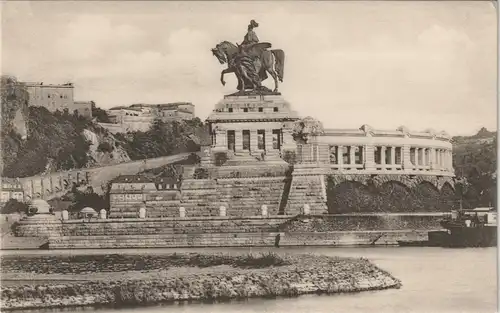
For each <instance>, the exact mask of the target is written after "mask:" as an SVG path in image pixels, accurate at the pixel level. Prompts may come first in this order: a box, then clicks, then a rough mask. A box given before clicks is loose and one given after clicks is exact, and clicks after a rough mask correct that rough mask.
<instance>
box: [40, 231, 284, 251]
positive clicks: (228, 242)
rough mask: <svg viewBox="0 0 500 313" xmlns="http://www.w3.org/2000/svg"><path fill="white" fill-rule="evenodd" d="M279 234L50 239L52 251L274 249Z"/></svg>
mask: <svg viewBox="0 0 500 313" xmlns="http://www.w3.org/2000/svg"><path fill="white" fill-rule="evenodd" d="M277 235H278V233H274V232H269V233H267V232H266V233H217V234H189V235H187V234H174V235H169V234H166V235H142V236H128V235H124V236H66V237H60V238H50V239H49V249H110V248H168V247H178V248H181V247H241V246H247V247H248V246H272V245H274V241H275V238H276V236H277Z"/></svg>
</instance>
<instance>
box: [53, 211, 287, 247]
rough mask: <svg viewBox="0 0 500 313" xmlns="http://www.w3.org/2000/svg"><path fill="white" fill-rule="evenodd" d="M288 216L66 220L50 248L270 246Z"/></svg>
mask: <svg viewBox="0 0 500 313" xmlns="http://www.w3.org/2000/svg"><path fill="white" fill-rule="evenodd" d="M289 218H290V217H289V216H279V217H278V216H276V217H271V218H263V217H252V218H228V217H225V218H224V217H205V218H196V219H189V218H185V219H179V218H162V219H124V220H117V219H115V220H95V221H91V222H83V221H81V220H78V221H66V222H64V223H63V224H62V235H63V236H59V237H57V236H53V237H51V238H49V247H50V248H51V249H68V248H73V249H79V248H152V247H219V246H227V247H233V246H234V247H241V246H272V245H274V242H275V239H276V235H277V234H278V233H277V229H278V226H279V225H280V224H282V223H283V222H284V221H286V220H287V219H289Z"/></svg>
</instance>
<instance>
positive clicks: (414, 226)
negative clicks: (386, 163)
mask: <svg viewBox="0 0 500 313" xmlns="http://www.w3.org/2000/svg"><path fill="white" fill-rule="evenodd" d="M447 215H448V214H443V213H422V214H396V213H394V214H387V213H378V214H331V215H322V216H297V217H295V218H293V219H291V220H290V221H288V222H287V223H285V224H283V225H282V227H281V228H280V229H281V230H282V231H285V232H290V233H293V232H332V231H399V230H436V229H440V228H441V226H440V224H439V221H440V219H442V218H444V217H445V216H447Z"/></svg>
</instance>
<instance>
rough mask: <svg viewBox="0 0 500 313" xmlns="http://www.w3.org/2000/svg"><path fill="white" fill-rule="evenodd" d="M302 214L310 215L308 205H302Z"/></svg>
mask: <svg viewBox="0 0 500 313" xmlns="http://www.w3.org/2000/svg"><path fill="white" fill-rule="evenodd" d="M302 214H304V215H309V214H311V207H310V206H309V204H304V206H303V207H302Z"/></svg>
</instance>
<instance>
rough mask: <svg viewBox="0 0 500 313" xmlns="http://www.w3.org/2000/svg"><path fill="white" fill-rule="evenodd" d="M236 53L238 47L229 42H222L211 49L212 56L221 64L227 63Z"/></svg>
mask: <svg viewBox="0 0 500 313" xmlns="http://www.w3.org/2000/svg"><path fill="white" fill-rule="evenodd" d="M237 53H238V47H236V46H235V45H233V44H232V43H230V42H229V41H223V42H221V43H219V44H218V45H217V46H215V48H214V49H212V54H213V55H215V56H216V57H217V59H218V60H219V62H220V63H221V64H224V63H226V62H228V61H229V60H228V59H232V58H233V57H234V55H236V54H237Z"/></svg>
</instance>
